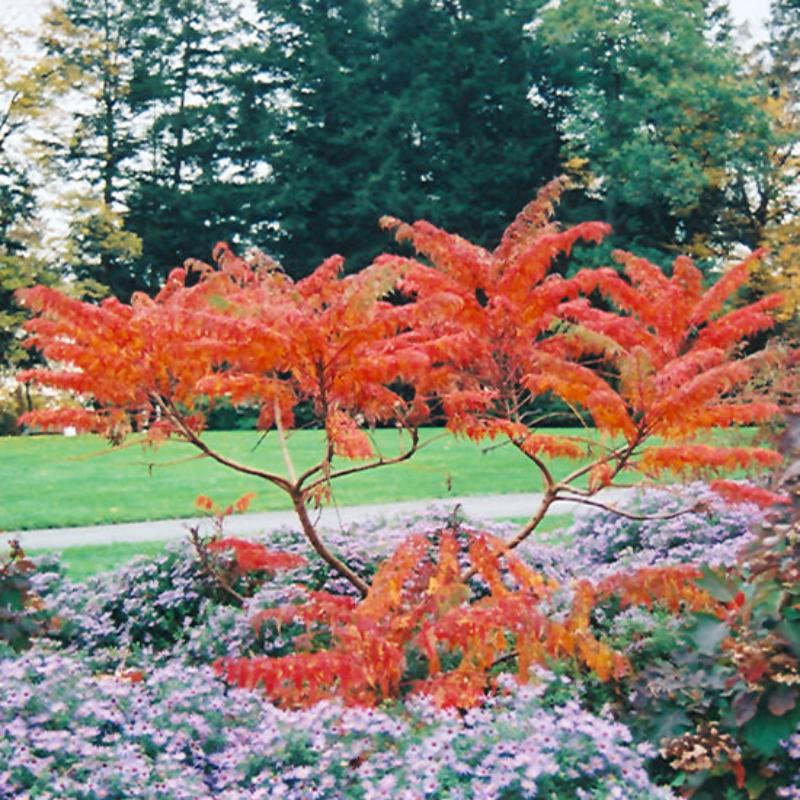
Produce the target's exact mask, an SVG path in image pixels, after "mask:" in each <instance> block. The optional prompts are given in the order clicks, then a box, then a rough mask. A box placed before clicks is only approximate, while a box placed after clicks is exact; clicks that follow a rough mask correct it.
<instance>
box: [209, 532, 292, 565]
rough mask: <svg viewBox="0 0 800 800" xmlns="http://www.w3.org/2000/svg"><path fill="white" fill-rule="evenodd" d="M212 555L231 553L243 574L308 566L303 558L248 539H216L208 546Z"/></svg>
mask: <svg viewBox="0 0 800 800" xmlns="http://www.w3.org/2000/svg"><path fill="white" fill-rule="evenodd" d="M207 548H208V550H210V551H211V552H212V553H219V552H225V551H231V552H232V553H233V555H234V557H235V559H236V565H237V567H238V568H239V570H240V571H241V572H255V571H263V572H276V571H277V570H281V569H297V567H302V566H304V565H305V564H306V560H305V559H304V558H303V557H302V556H296V555H293V554H291V553H283V552H280V551H277V550H270V549H268V548H267V547H265V546H264V545H263V544H259V543H258V542H251V541H248V540H247V539H236V538H234V537H229V538H226V539H215V540H214V541H211V542H209V543H208V545H207Z"/></svg>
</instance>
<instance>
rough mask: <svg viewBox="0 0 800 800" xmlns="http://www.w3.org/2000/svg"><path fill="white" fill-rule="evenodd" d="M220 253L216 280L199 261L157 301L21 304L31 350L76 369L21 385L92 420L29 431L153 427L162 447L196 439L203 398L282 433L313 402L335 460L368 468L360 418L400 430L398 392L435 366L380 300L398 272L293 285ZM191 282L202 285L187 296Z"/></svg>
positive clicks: (377, 270) (326, 272) (36, 420)
mask: <svg viewBox="0 0 800 800" xmlns="http://www.w3.org/2000/svg"><path fill="white" fill-rule="evenodd" d="M215 253H216V255H217V257H218V258H219V265H218V268H217V269H214V268H212V267H211V266H209V265H206V264H201V263H199V262H191V263H189V264H188V265H187V268H184V269H177V270H174V271H173V272H172V273H171V275H170V277H169V280H168V281H167V283H166V285H165V286H164V288H163V289H162V290H161V292H160V293H159V294H158V295H157V296H156V297H155V298H154V299H151V298H148V297H146V296H144V295H141V294H138V295H136V296H134V298H133V299H132V301H131V303H130V304H124V303H121V302H120V301H118V300H116V299H113V298H112V299H109V300H105V301H103V302H102V303H101V304H100V305H92V304H90V303H86V302H81V301H78V300H74V299H71V298H68V297H65V296H64V295H62V294H60V293H59V292H57V291H56V290H54V289H50V288H47V287H42V286H39V287H35V288H33V289H27V290H23V291H21V292H20V295H19V297H20V299H21V301H22V302H23V303H24V304H25V305H26V306H27V307H28V308H30V309H31V310H32V311H34V312H35V314H36V317H35V319H34V320H33V321H32V322H31V323H30V324H29V332H30V336H29V338H28V345H29V346H35V347H38V348H40V349H41V350H42V351H43V353H44V355H45V356H46V358H47V359H48V360H49V361H50V362H51V363H53V364H64V365H68V366H67V368H63V369H61V368H57V367H55V366H53V367H49V368H41V369H34V370H29V371H27V372H25V373H23V374H22V375H21V376H20V378H21V379H22V380H27V381H33V382H36V383H39V384H42V385H46V386H51V387H55V388H59V389H65V390H69V391H71V392H74V393H77V394H79V395H81V396H82V397H84V398H86V399H87V400H91V402H92V405H93V407H94V409H95V410H93V411H88V410H87V411H81V410H75V409H70V410H66V411H60V412H57V413H56V412H52V411H47V412H42V411H35V412H33V413H31V414H27V415H25V416H24V417H23V418H22V422H23V423H25V424H28V425H35V426H40V427H46V428H58V427H63V426H64V425H66V424H69V425H74V426H75V427H77V428H79V429H81V430H91V431H96V432H99V433H110V432H111V431H112V429H113V428H114V427H115V426H118V425H119V422H120V420H121V419H122V420H125V421H126V422H127V423H128V430H130V429H131V427H135V428H138V429H144V428H147V429H149V430H152V432H153V436H152V438H153V439H159V438H163V436H165V435H171V434H176V433H177V434H178V435H183V434H184V433H185V431H183V430H182V428H181V421H182V422H184V423H186V421H187V420H189V424H188V426H187V427H188V428H189V429H191V430H194V431H199V430H202V415H200V414H199V413H198V412H197V411H196V409H197V407H198V402H199V401H204V400H205V398H211V399H212V400H213V399H214V398H217V397H223V396H224V397H228V398H229V399H230V400H231V401H232V402H233V403H235V404H251V405H255V406H258V407H259V408H260V417H259V427H261V428H264V429H267V428H270V427H273V426H274V425H276V424H277V422H278V421H280V424H281V426H282V427H283V428H290V427H292V425H293V423H294V407H295V406H296V404H297V403H298V402H300V401H302V400H310V401H312V402H313V404H314V406H315V408H316V411H317V413H318V414H319V416H320V417H321V418H322V419H323V420H325V421H326V423H327V425H326V430H327V432H328V435H329V437H330V438H331V446H332V448H333V450H334V452H336V453H337V454H340V455H343V456H346V457H358V458H361V457H364V456H365V455H368V454H369V453H370V452H371V450H370V448H369V446H368V442H366V439H365V438H364V437H363V434H362V433H361V432H360V431H359V430H358V428H357V425H356V423H355V421H354V420H355V417H356V415H357V416H358V417H359V418H361V419H363V420H365V421H366V422H368V423H372V422H376V421H379V420H387V419H395V418H398V417H400V418H403V417H404V415H407V414H408V413H410V404H409V402H408V401H407V400H405V399H404V397H403V396H401V395H400V394H398V393H397V392H396V391H395V390H394V388H391V387H393V386H394V385H395V384H396V383H397V382H398V381H402V382H405V383H406V384H414V383H415V382H416V381H417V378H418V377H419V376H421V375H422V376H424V375H425V374H426V373H427V371H428V370H429V368H430V366H431V362H430V359H429V357H428V356H427V355H426V353H425V350H424V348H423V347H421V346H420V345H419V343H418V342H415V341H414V340H413V338H411V337H409V336H408V334H407V329H408V325H409V318H410V315H411V312H410V309H407V308H404V307H401V306H394V305H392V304H390V303H388V302H386V301H384V300H383V299H382V298H383V297H384V295H386V294H387V293H388V292H389V291H390V290H391V289H392V288H393V287H394V286H395V285H396V283H397V281H398V279H399V276H400V270H399V268H398V267H396V266H392V265H390V264H382V265H375V266H372V267H368V268H366V269H364V270H362V271H361V272H359V273H358V274H356V275H349V276H346V277H341V274H340V273H341V270H342V263H343V262H342V259H341V258H340V257H338V256H335V257H333V258H330V259H328V260H327V261H326V262H325V263H323V264H322V265H321V266H320V267H319V268H318V269H317V270H316V271H315V272H314V273H313V274H312V275H311V276H309V277H308V278H305V279H303V280H301V281H297V282H296V283H295V282H294V281H292V280H291V279H290V278H289V277H288V276H286V275H285V274H284V273H283V272H281V271H280V270H278V269H276V268H263V267H261V266H259V265H257V264H256V265H251V264H249V263H248V262H246V261H244V260H243V259H241V258H238V257H236V256H234V255H233V253H232V252H231V251H230V249H229V248H227V247H219V248H217V249H216V250H215ZM190 272H195V273H199V281H197V282H194V284H193V285H192V284H191V283H187V279H188V277H189V273H190ZM422 382H423V383H424V379H423V381H422ZM412 402H413V401H412ZM416 408H417V410H418V409H419V405H417V406H416ZM192 414H197V415H196V416H194V417H192V416H191V415H192ZM170 415H174V416H175V417H178V418H179V419H173V418H172V417H171V416H170ZM192 420H194V422H193V423H192Z"/></svg>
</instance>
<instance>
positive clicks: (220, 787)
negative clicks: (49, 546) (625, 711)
mask: <svg viewBox="0 0 800 800" xmlns="http://www.w3.org/2000/svg"><path fill="white" fill-rule="evenodd" d="M0 676H1V677H0V729H1V730H0V797H9V798H11V797H31V798H41V799H42V800H56V798H58V800H68V799H69V798H80V799H81V800H99V799H100V798H104V799H109V800H110V799H111V798H120V799H121V798H131V797H141V798H153V800H159V799H160V798H164V799H165V800H166V798H175V799H176V800H180V799H182V798H186V799H187V800H188V799H189V798H191V800H204V799H205V798H218V800H245V799H247V800H266V799H267V798H284V799H286V800H292V799H295V800H313V799H314V798H331V799H334V798H336V799H339V798H341V799H342V800H343V799H344V798H353V799H354V800H355V799H357V798H362V799H363V800H372V799H373V798H374V799H375V800H377V799H378V798H386V797H392V798H397V800H419V799H420V798H454V799H455V798H464V799H465V800H466V798H485V799H486V800H488V799H489V798H493V799H498V798H509V799H510V798H534V797H559V798H562V797H563V798H566V797H570V798H573V797H574V798H578V800H590V799H594V798H596V799H597V800H599V799H600V798H625V799H626V800H657V799H658V798H663V799H664V800H666V799H667V798H670V797H672V795H671V794H670V793H669V792H668V791H666V790H663V789H659V788H657V787H656V786H654V785H653V784H652V783H651V782H650V780H649V778H648V776H647V773H646V772H645V769H644V759H645V758H646V757H649V756H650V755H652V753H650V752H649V751H648V748H647V747H643V746H639V747H636V746H635V745H634V744H633V743H632V740H631V734H630V732H629V731H628V730H627V729H626V728H625V727H623V726H622V725H619V724H618V723H615V722H613V721H612V720H611V719H610V718H607V717H604V716H596V715H592V714H589V713H587V712H586V711H583V710H582V709H581V708H580V707H579V706H578V705H577V704H576V703H574V702H566V703H565V704H562V705H560V706H555V707H552V708H549V707H547V706H546V705H545V704H544V703H543V702H542V697H541V696H542V695H543V693H544V687H545V684H544V683H543V682H540V683H539V684H538V685H533V686H528V687H516V685H515V684H514V682H509V683H508V684H506V686H505V689H506V691H507V694H500V695H498V696H497V697H496V698H495V699H494V700H492V701H490V702H489V703H488V704H487V706H486V707H485V708H482V709H480V710H473V711H470V712H468V713H467V714H466V715H465V716H463V718H462V717H461V716H459V715H458V714H455V713H446V712H441V711H437V710H436V709H434V707H433V706H432V705H431V704H430V702H429V701H427V699H425V698H421V699H417V700H415V701H414V702H411V703H407V704H405V705H404V706H403V705H397V706H394V707H386V708H383V709H380V710H375V709H352V708H342V707H341V706H339V705H337V704H334V703H321V704H318V705H317V706H315V707H313V708H311V709H309V710H305V711H286V710H281V709H278V708H276V707H275V706H273V705H271V704H270V703H268V702H266V701H265V700H264V699H263V698H262V697H260V696H259V695H258V694H256V693H253V692H246V691H242V690H231V689H226V687H225V686H224V685H223V684H222V683H221V682H220V681H219V680H218V679H217V678H216V677H215V676H214V675H213V674H212V673H211V671H210V670H209V669H208V668H197V667H188V666H185V665H181V664H179V663H178V662H172V663H170V664H169V665H167V666H164V667H161V668H157V669H154V670H152V671H151V672H150V673H148V674H146V675H145V677H144V680H142V681H141V682H137V683H133V682H131V681H130V680H126V679H125V678H124V677H123V676H114V675H102V674H101V675H98V674H95V673H93V672H92V670H91V669H90V668H89V667H88V666H87V665H86V664H85V662H83V661H81V660H80V659H79V658H76V657H74V656H68V655H65V654H60V653H45V652H41V651H40V652H32V653H28V654H26V655H24V656H21V657H19V658H16V659H13V660H7V661H3V662H0ZM544 680H558V679H557V678H555V676H549V677H545V679H544Z"/></svg>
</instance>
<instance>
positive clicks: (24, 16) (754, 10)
mask: <svg viewBox="0 0 800 800" xmlns="http://www.w3.org/2000/svg"><path fill="white" fill-rule="evenodd" d="M132 1H133V2H135V0H132ZM666 2H667V3H669V0H666ZM729 2H730V7H731V11H733V15H734V18H735V19H736V22H737V23H740V24H741V23H745V22H747V23H749V25H750V28H751V32H752V33H753V34H758V33H759V32H760V31H761V30H763V22H764V20H765V19H766V17H767V15H768V13H769V0H729ZM46 6H47V0H0V27H2V28H4V29H8V28H20V27H23V28H33V27H35V26H36V24H37V22H38V20H39V17H40V16H41V14H42V10H43V9H44V8H45V7H46Z"/></svg>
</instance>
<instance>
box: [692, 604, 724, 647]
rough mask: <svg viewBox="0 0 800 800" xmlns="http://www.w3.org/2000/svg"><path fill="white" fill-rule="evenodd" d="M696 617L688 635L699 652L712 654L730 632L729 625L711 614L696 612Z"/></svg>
mask: <svg viewBox="0 0 800 800" xmlns="http://www.w3.org/2000/svg"><path fill="white" fill-rule="evenodd" d="M696 619H697V622H696V623H695V625H694V628H693V629H692V631H691V633H690V635H691V637H692V639H694V642H695V644H696V645H697V648H698V650H699V651H700V652H701V653H703V654H704V655H712V654H713V653H715V652H716V651H717V650H718V649H719V646H720V645H721V644H722V642H723V640H724V639H725V637H726V636H727V635H728V634H729V633H730V627H729V626H728V623H727V622H722V621H720V620H719V619H717V618H716V617H715V616H713V615H711V614H697V616H696Z"/></svg>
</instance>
